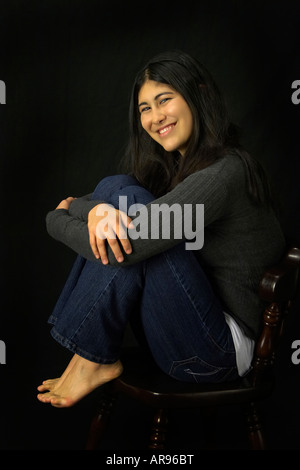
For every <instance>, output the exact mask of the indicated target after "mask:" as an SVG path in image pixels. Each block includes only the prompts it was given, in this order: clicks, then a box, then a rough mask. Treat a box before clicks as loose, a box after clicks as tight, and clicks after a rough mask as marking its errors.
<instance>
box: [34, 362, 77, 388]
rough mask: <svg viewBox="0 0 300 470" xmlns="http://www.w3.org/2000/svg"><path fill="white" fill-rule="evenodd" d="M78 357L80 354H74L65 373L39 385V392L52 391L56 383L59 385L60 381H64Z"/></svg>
mask: <svg viewBox="0 0 300 470" xmlns="http://www.w3.org/2000/svg"><path fill="white" fill-rule="evenodd" d="M78 357H79V356H77V354H74V356H73V357H72V359H71V361H70V362H69V364H68V367H67V368H66V369H65V371H64V373H63V374H62V376H61V377H58V378H56V379H48V380H44V381H43V382H42V384H41V385H39V386H38V387H37V389H38V390H39V392H45V391H46V390H49V391H51V390H52V389H53V387H54V386H55V385H56V384H57V385H59V383H62V382H63V380H64V378H65V377H66V376H67V374H68V373H69V372H70V370H71V369H72V367H73V365H74V364H75V363H76V362H77V358H78Z"/></svg>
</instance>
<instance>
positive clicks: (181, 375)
mask: <svg viewBox="0 0 300 470" xmlns="http://www.w3.org/2000/svg"><path fill="white" fill-rule="evenodd" d="M169 375H170V376H171V377H173V378H175V379H177V380H181V381H184V382H196V383H217V382H226V381H230V380H235V379H237V378H238V377H239V375H238V372H237V369H236V367H220V366H219V367H217V366H215V365H212V364H208V363H207V362H205V361H203V360H202V359H201V358H200V357H198V356H193V357H190V358H188V359H185V360H183V361H174V362H173V364H172V367H171V369H170V372H169Z"/></svg>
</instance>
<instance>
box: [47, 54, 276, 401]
mask: <svg viewBox="0 0 300 470" xmlns="http://www.w3.org/2000/svg"><path fill="white" fill-rule="evenodd" d="M129 122H130V144H129V148H128V155H127V167H128V170H127V172H128V174H124V175H117V176H113V177H107V178H104V179H103V180H102V181H100V183H99V184H98V186H97V187H96V189H95V191H94V192H93V194H91V195H88V196H85V197H82V198H78V199H74V198H67V199H65V200H63V201H62V202H61V203H60V204H59V205H58V207H57V208H56V210H54V211H51V212H49V213H48V215H47V228H48V232H49V233H50V235H51V236H52V237H54V238H55V239H57V240H59V241H61V242H63V243H64V244H66V245H67V246H69V247H70V248H72V249H73V250H75V251H76V252H77V253H78V254H79V256H78V257H77V259H76V261H75V264H74V266H73V269H72V271H71V273H70V276H69V278H68V280H67V283H66V285H65V287H64V289H63V291H62V294H61V296H60V298H59V300H58V302H57V304H56V306H55V309H54V312H53V313H52V315H51V318H50V320H49V321H50V322H51V323H52V324H53V328H52V330H51V334H52V336H53V337H54V338H55V339H56V340H57V341H58V342H59V343H60V344H62V345H63V346H65V347H66V348H68V349H69V350H70V351H72V352H73V353H74V355H73V358H72V360H71V362H70V363H69V365H68V367H67V368H66V370H65V371H64V373H63V374H62V376H61V377H60V378H57V379H53V380H46V381H44V382H43V383H42V385H40V386H39V387H38V390H39V392H40V393H39V394H38V399H39V400H40V401H42V402H46V403H51V404H52V405H53V406H56V407H65V406H71V405H73V404H74V403H76V402H77V401H78V400H80V399H81V398H83V397H84V396H85V395H87V394H88V393H90V392H91V391H92V390H94V389H95V388H96V387H99V386H100V385H102V384H104V383H105V382H107V381H110V380H113V379H114V378H116V377H118V376H119V375H120V374H121V373H122V370H123V367H122V363H121V361H120V348H121V345H122V340H123V334H124V330H125V328H126V326H127V324H128V322H133V326H134V323H135V322H139V323H140V324H141V325H142V329H143V333H144V335H145V338H146V340H147V343H148V346H149V349H150V351H151V353H152V355H153V358H154V359H155V361H156V362H157V364H158V366H159V367H160V368H161V369H162V370H163V371H164V372H165V373H166V374H169V375H171V376H172V377H174V378H176V379H178V380H182V381H192V382H198V383H200V382H218V381H229V380H234V379H236V378H237V377H238V376H239V375H244V374H246V373H247V371H248V370H249V368H250V366H251V359H252V354H253V346H254V341H255V338H256V337H257V335H258V333H259V329H260V318H261V312H262V305H261V304H260V302H259V298H258V295H257V288H258V283H259V281H260V278H261V275H262V273H263V271H264V269H265V268H266V267H267V266H269V265H271V264H273V263H274V262H276V261H277V260H278V259H279V258H280V257H281V255H282V253H283V250H284V245H285V243H284V238H283V235H282V232H281V229H280V225H279V223H278V220H277V218H276V216H275V214H274V212H273V209H272V205H271V201H270V196H269V190H268V185H267V182H266V177H265V176H264V172H263V170H262V169H261V167H260V165H259V164H258V163H257V162H256V161H255V160H254V159H253V158H251V157H250V156H249V154H248V153H247V152H246V151H244V150H243V149H242V148H241V146H240V144H239V141H238V137H237V132H236V129H235V127H234V126H233V125H232V124H230V122H229V120H228V117H227V113H226V109H225V106H224V103H223V101H222V98H221V96H220V93H219V91H218V89H217V87H216V85H215V83H214V81H213V79H212V78H211V76H210V74H209V73H208V72H207V70H206V69H205V68H204V67H203V66H202V65H201V64H200V63H199V62H198V61H197V60H195V59H193V58H192V57H190V56H188V55H187V54H184V53H181V52H178V51H175V52H168V53H165V54H161V55H159V56H157V57H155V58H153V59H152V60H150V61H149V62H148V63H147V64H146V65H145V67H144V68H143V69H142V70H141V71H140V72H139V73H138V74H137V77H136V80H135V83H134V86H133V91H132V96H131V102H130V110H129ZM124 201H126V207H128V208H132V207H134V208H136V209H139V211H138V212H136V214H135V216H132V213H130V212H129V215H128V214H127V210H126V207H125V206H124ZM201 205H204V226H205V229H204V234H205V235H204V244H203V226H202V225H203V224H202V223H201V222H203V218H202V219H201V217H200V216H201V211H199V208H201V207H203V206H201ZM157 208H160V209H163V211H162V214H163V216H162V219H163V220H161V219H159V217H154V216H153V214H154V213H155V210H157ZM166 208H167V209H169V212H168V211H166ZM174 208H176V209H177V212H176V211H174V216H171V212H172V210H173V209H174ZM172 213H173V212H172ZM167 215H169V216H170V217H169V219H168V224H169V226H168V231H167V232H168V233H167V236H166V232H165V231H164V228H163V227H162V225H163V222H164V221H165V218H166V216H167ZM187 227H190V230H187V229H186V228H187ZM270 233H272V237H270ZM201 234H202V235H201ZM192 237H194V239H195V240H196V241H195V243H194V244H193V243H192V242H191V239H192ZM199 240H200V243H199ZM201 240H202V242H201ZM187 241H189V243H190V246H188V244H187Z"/></svg>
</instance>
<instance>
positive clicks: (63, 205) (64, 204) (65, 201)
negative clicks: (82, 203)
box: [55, 197, 76, 210]
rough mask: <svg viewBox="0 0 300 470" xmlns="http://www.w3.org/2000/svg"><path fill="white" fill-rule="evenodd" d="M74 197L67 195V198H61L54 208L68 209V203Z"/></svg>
mask: <svg viewBox="0 0 300 470" xmlns="http://www.w3.org/2000/svg"><path fill="white" fill-rule="evenodd" d="M74 199H76V197H67V199H63V200H62V201H61V202H60V203H59V204H58V206H57V207H56V208H55V209H67V210H69V207H70V204H71V202H72V201H74Z"/></svg>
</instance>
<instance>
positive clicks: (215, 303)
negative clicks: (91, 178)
mask: <svg viewBox="0 0 300 470" xmlns="http://www.w3.org/2000/svg"><path fill="white" fill-rule="evenodd" d="M120 195H123V196H125V195H126V196H127V202H128V207H130V206H131V205H132V204H134V203H141V204H147V203H148V202H149V201H151V200H153V196H152V195H151V194H150V193H149V192H148V191H146V190H145V189H144V188H142V187H141V186H140V185H138V183H137V181H136V180H135V179H134V178H132V177H129V176H125V175H117V176H113V177H107V178H104V179H103V180H102V181H101V182H100V183H99V184H98V186H97V187H96V189H95V191H94V193H93V198H94V199H98V200H103V201H106V202H107V203H109V204H112V205H113V206H114V207H118V203H119V196H120ZM49 322H50V323H52V324H53V325H54V326H53V328H52V330H51V334H52V336H53V337H54V338H55V339H56V340H57V341H58V342H59V343H60V344H62V345H63V346H64V347H66V348H68V349H69V350H71V351H72V352H73V353H76V354H78V355H80V356H82V357H84V358H86V359H88V360H90V361H93V362H97V363H102V364H109V363H114V362H116V361H117V360H118V359H119V355H120V349H121V346H122V342H123V336H124V332H125V329H126V327H127V325H128V323H129V322H133V323H134V324H135V323H136V324H140V325H141V326H142V330H143V334H144V337H145V338H146V341H147V343H148V347H149V349H150V351H151V353H152V356H153V358H154V360H155V361H156V363H157V364H158V366H159V367H160V368H161V369H162V370H163V371H164V372H165V373H167V374H169V375H170V376H172V377H174V378H176V379H178V380H181V381H187V382H198V383H200V382H220V381H229V380H234V379H236V378H237V377H238V372H237V367H236V355H235V349H234V344H233V340H232V336H231V332H230V330H229V327H228V325H227V323H226V321H225V317H224V313H223V309H222V305H221V303H220V301H219V300H218V298H217V297H216V296H215V295H214V292H213V290H212V288H211V285H210V283H209V281H208V279H207V277H206V275H205V273H204V271H203V270H202V268H201V265H200V263H199V261H198V260H197V258H196V256H195V253H194V252H193V251H191V250H185V244H184V243H180V244H179V245H177V246H176V247H174V248H171V249H169V250H168V251H165V252H163V253H161V254H159V255H156V256H153V257H152V258H150V259H148V260H145V261H143V262H140V263H136V264H134V265H131V266H127V267H122V266H121V265H120V266H111V265H102V264H101V263H99V262H93V261H88V260H86V259H84V258H82V257H80V256H78V257H77V259H76V261H75V263H74V266H73V268H72V270H71V273H70V275H69V277H68V279H67V282H66V284H65V286H64V289H63V291H62V293H61V295H60V297H59V299H58V302H57V304H56V306H55V309H54V311H53V313H52V315H51V317H50V319H49ZM134 329H135V328H134V326H133V331H134Z"/></svg>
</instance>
